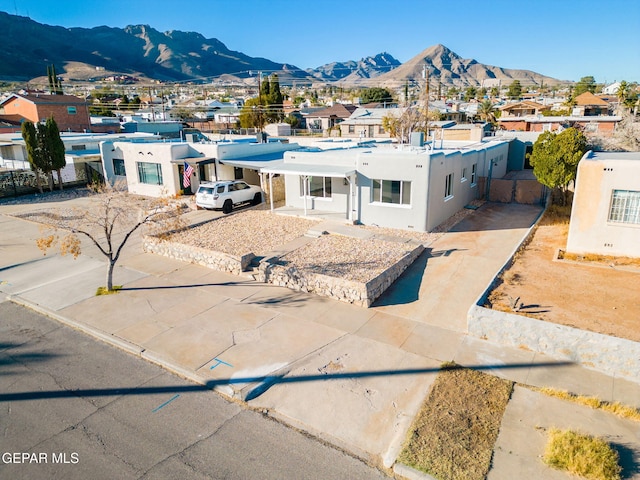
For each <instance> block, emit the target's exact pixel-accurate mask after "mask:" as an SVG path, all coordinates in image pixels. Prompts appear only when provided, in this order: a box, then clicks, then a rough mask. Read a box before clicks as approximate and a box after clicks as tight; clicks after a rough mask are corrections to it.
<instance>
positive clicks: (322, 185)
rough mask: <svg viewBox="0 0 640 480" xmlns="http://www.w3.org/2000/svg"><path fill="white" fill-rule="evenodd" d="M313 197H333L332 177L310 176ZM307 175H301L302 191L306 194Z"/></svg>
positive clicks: (310, 191)
mask: <svg viewBox="0 0 640 480" xmlns="http://www.w3.org/2000/svg"><path fill="white" fill-rule="evenodd" d="M308 178H309V195H310V196H311V197H319V198H331V177H308ZM305 180H306V177H300V192H301V195H302V196H304V193H305V186H304V182H305Z"/></svg>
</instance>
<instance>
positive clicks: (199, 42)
mask: <svg viewBox="0 0 640 480" xmlns="http://www.w3.org/2000/svg"><path fill="white" fill-rule="evenodd" d="M0 31H2V32H3V48H2V50H1V51H0V78H3V79H16V80H27V79H30V78H33V77H40V76H42V75H44V74H45V73H46V66H47V65H49V64H55V65H56V67H57V70H58V73H60V74H61V75H62V76H63V77H65V78H74V74H77V75H79V78H77V79H82V80H86V79H87V78H88V77H87V75H90V76H98V75H99V74H100V73H99V72H96V68H100V70H104V71H105V72H112V73H120V74H127V75H133V76H142V77H147V78H151V79H156V80H166V81H182V80H197V79H200V78H206V77H214V76H219V75H222V74H232V75H234V76H236V77H238V78H247V77H249V76H250V72H251V71H254V72H257V71H260V70H262V71H265V72H269V73H277V74H278V75H279V76H280V81H281V82H283V81H286V79H292V78H299V79H308V78H309V75H308V74H307V73H306V72H304V71H303V70H301V69H299V68H297V67H295V66H292V65H285V64H280V63H275V62H272V61H271V60H267V59H265V58H254V57H249V56H247V55H245V54H243V53H241V52H235V51H233V50H229V49H228V48H227V47H226V46H225V45H224V43H222V42H221V41H219V40H217V39H215V38H209V39H208V38H205V37H204V36H202V35H201V34H199V33H195V32H181V31H170V32H159V31H157V30H155V29H153V28H151V27H150V26H148V25H134V26H128V27H126V28H124V29H121V28H111V27H104V26H103V27H95V28H64V27H55V26H50V25H43V24H40V23H38V22H35V21H33V20H31V19H29V18H27V17H21V16H16V15H10V14H8V13H5V12H0ZM102 74H103V75H104V72H102Z"/></svg>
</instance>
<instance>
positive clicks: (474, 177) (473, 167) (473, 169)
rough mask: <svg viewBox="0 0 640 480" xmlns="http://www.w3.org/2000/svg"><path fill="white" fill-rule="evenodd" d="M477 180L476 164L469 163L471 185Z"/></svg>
mask: <svg viewBox="0 0 640 480" xmlns="http://www.w3.org/2000/svg"><path fill="white" fill-rule="evenodd" d="M477 180H478V164H477V163H474V164H473V165H471V185H475V184H476V181H477Z"/></svg>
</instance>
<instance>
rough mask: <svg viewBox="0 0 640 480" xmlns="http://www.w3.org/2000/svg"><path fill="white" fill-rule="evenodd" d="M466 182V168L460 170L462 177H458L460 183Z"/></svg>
mask: <svg viewBox="0 0 640 480" xmlns="http://www.w3.org/2000/svg"><path fill="white" fill-rule="evenodd" d="M466 181H467V167H464V168H463V169H462V175H461V176H460V183H462V182H466Z"/></svg>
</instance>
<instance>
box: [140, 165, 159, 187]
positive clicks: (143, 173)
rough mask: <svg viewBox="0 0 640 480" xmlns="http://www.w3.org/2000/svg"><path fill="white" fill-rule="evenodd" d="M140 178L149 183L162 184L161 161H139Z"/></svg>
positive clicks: (141, 181) (141, 180) (142, 181)
mask: <svg viewBox="0 0 640 480" xmlns="http://www.w3.org/2000/svg"><path fill="white" fill-rule="evenodd" d="M137 164H138V180H140V183H147V184H149V185H162V166H161V165H160V164H159V163H149V162H137Z"/></svg>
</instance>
